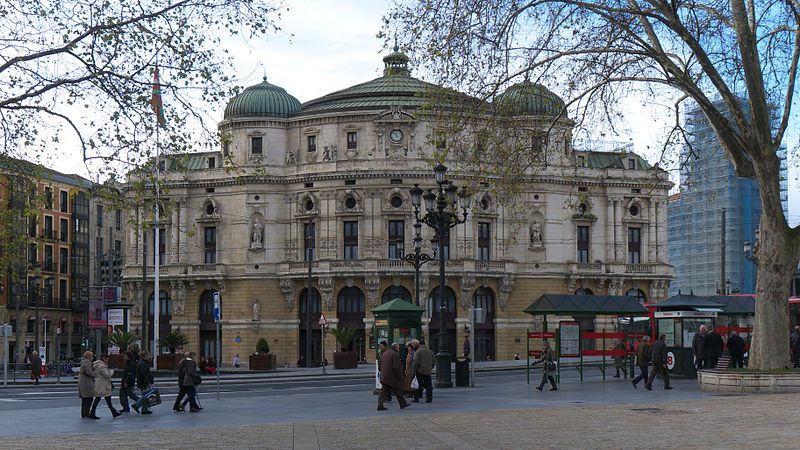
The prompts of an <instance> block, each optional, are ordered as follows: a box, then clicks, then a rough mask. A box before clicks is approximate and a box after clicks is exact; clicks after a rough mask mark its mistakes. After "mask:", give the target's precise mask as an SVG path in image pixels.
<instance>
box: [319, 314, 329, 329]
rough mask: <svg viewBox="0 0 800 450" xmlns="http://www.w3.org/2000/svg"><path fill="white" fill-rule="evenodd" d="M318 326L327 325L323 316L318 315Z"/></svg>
mask: <svg viewBox="0 0 800 450" xmlns="http://www.w3.org/2000/svg"><path fill="white" fill-rule="evenodd" d="M319 324H320V325H322V326H325V325H327V324H328V321H327V320H325V314H320V315H319Z"/></svg>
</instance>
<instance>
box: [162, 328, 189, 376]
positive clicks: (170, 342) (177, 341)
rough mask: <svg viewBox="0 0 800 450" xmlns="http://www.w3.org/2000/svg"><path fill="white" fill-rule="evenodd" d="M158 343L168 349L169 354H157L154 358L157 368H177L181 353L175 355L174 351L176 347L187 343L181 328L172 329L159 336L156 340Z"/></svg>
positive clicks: (187, 340)
mask: <svg viewBox="0 0 800 450" xmlns="http://www.w3.org/2000/svg"><path fill="white" fill-rule="evenodd" d="M158 343H159V345H161V346H162V347H167V348H168V349H169V355H158V358H157V359H156V361H157V364H156V366H157V367H158V368H159V369H167V370H175V369H177V368H178V363H179V361H180V359H181V356H182V355H176V354H175V351H176V350H177V349H178V347H181V346H184V345H186V344H188V343H189V339H187V338H186V335H185V334H183V333H181V330H180V329H178V330H172V331H170V332H169V333H167V334H165V335H164V336H161V339H159V340H158Z"/></svg>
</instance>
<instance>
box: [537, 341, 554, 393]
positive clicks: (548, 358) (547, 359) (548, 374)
mask: <svg viewBox="0 0 800 450" xmlns="http://www.w3.org/2000/svg"><path fill="white" fill-rule="evenodd" d="M539 363H542V382H541V383H539V385H538V386H536V389H538V390H540V391H541V390H542V389H544V385H545V383H547V382H548V381H549V382H550V390H551V391H557V390H558V386H556V379H555V375H556V369H557V367H556V359H555V354H554V352H553V349H552V348H550V341H548V340H547V339H545V340H544V351H543V352H542V358H541V359H540V360H538V361H534V364H539Z"/></svg>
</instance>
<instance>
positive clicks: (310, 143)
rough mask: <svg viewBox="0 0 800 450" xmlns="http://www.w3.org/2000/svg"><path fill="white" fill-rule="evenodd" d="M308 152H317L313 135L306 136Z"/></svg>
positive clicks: (315, 138)
mask: <svg viewBox="0 0 800 450" xmlns="http://www.w3.org/2000/svg"><path fill="white" fill-rule="evenodd" d="M308 151H310V152H315V151H317V136H315V135H311V136H308Z"/></svg>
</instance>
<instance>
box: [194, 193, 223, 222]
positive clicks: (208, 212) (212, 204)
mask: <svg viewBox="0 0 800 450" xmlns="http://www.w3.org/2000/svg"><path fill="white" fill-rule="evenodd" d="M221 219H222V217H221V216H220V215H219V209H218V207H217V201H216V200H214V199H213V198H211V197H206V199H205V200H203V208H202V210H201V211H200V214H199V215H197V216H195V218H194V220H195V222H197V223H217V222H219V221H220V220H221Z"/></svg>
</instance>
